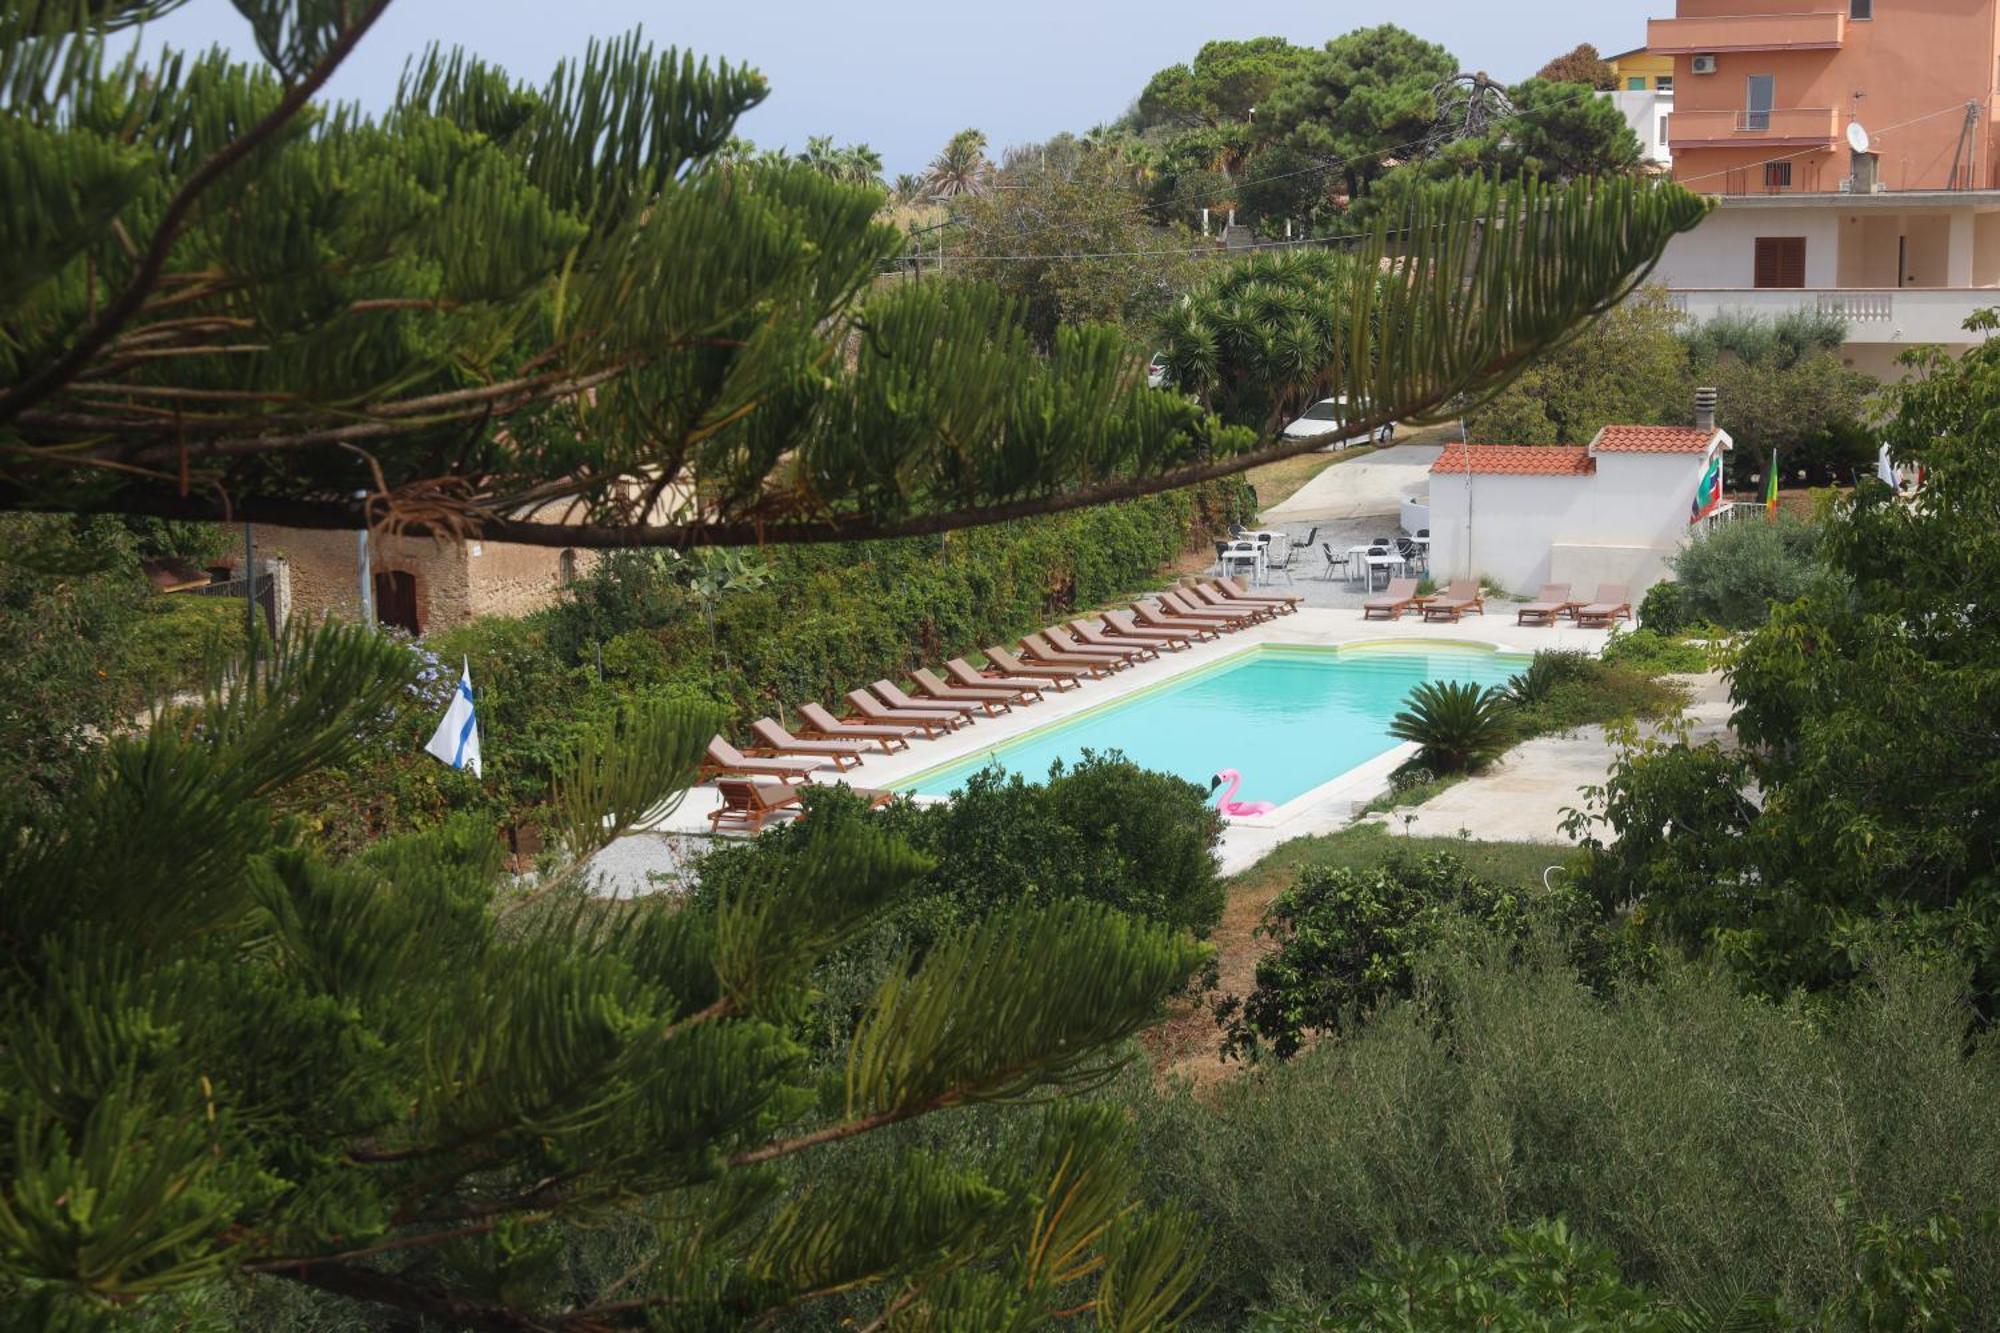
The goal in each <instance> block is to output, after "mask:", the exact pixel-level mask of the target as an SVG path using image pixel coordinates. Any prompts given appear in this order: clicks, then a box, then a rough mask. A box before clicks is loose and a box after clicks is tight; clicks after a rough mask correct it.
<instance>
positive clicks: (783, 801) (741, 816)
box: [708, 777, 896, 833]
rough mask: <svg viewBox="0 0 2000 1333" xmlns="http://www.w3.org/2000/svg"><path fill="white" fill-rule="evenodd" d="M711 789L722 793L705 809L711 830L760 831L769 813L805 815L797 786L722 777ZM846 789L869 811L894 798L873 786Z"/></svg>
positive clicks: (768, 820) (893, 794) (767, 821)
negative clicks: (715, 806)
mask: <svg viewBox="0 0 2000 1333" xmlns="http://www.w3.org/2000/svg"><path fill="white" fill-rule="evenodd" d="M841 785H843V786H845V785H846V784H844V783H843V784H841ZM715 789H716V790H717V791H718V792H720V793H721V794H722V805H721V807H720V808H718V809H716V810H712V811H710V812H709V816H708V827H709V830H710V831H711V832H715V833H720V832H721V831H722V830H723V828H724V827H725V826H726V827H728V828H734V829H743V830H745V831H746V832H749V833H762V832H763V831H764V825H765V824H767V823H769V822H770V820H771V817H772V816H773V815H776V814H780V813H782V812H784V811H787V810H790V811H794V812H795V813H796V814H797V816H798V817H800V818H803V817H804V816H805V808H804V806H803V805H801V804H800V795H799V789H798V788H797V787H794V786H791V785H789V784H787V783H783V782H753V781H751V780H750V779H749V778H731V777H723V778H717V779H716V780H715ZM848 790H849V791H851V792H853V793H854V794H855V795H856V796H860V797H862V798H864V799H865V800H866V801H867V802H868V808H869V809H871V810H879V809H881V808H882V807H883V806H885V805H887V804H889V802H891V801H893V800H895V799H896V794H895V793H894V792H888V791H877V790H876V789H875V788H873V787H849V788H848Z"/></svg>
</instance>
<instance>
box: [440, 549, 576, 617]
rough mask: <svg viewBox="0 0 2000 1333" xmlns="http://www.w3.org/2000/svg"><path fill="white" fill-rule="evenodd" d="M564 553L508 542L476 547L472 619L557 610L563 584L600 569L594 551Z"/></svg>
mask: <svg viewBox="0 0 2000 1333" xmlns="http://www.w3.org/2000/svg"><path fill="white" fill-rule="evenodd" d="M564 555H565V551H564V550H561V549H558V548H555V547H547V546H516V545H513V544H511V543H507V542H473V543H472V544H471V545H469V546H468V547H467V548H466V574H467V582H468V591H469V594H470V596H469V601H468V604H467V607H466V611H467V614H468V615H473V616H520V615H526V614H527V613H528V612H530V611H539V610H541V609H542V608H543V607H545V606H549V605H551V604H553V603H554V602H555V601H556V599H557V598H558V597H560V596H561V595H562V588H563V584H564V583H565V582H567V581H568V580H570V579H574V578H580V577H581V576H583V575H584V574H586V573H588V572H589V571H590V569H591V567H592V566H593V565H595V564H596V563H597V553H596V552H595V551H568V552H567V555H568V557H569V559H567V560H565V559H564Z"/></svg>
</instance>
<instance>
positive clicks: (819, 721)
mask: <svg viewBox="0 0 2000 1333" xmlns="http://www.w3.org/2000/svg"><path fill="white" fill-rule="evenodd" d="M799 717H800V719H801V721H802V725H803V729H804V731H805V733H806V735H808V736H824V737H826V738H827V739H828V740H835V741H872V742H873V743H874V744H876V745H879V746H881V747H882V753H883V754H894V753H896V751H898V750H907V749H909V748H910V737H912V736H915V735H917V734H918V732H919V731H920V730H921V729H920V728H918V727H914V726H907V727H906V726H895V725H892V724H890V723H887V722H873V723H870V722H842V721H841V720H840V719H839V718H837V717H835V716H834V715H833V714H832V713H829V712H827V711H826V710H825V709H824V708H821V707H820V706H819V705H818V704H800V705H799Z"/></svg>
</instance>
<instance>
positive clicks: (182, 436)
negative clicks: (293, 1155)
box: [0, 0, 1703, 547]
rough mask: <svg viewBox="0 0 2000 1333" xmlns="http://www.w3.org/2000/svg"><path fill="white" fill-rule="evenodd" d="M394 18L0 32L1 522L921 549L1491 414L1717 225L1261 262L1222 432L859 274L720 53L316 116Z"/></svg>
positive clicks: (1096, 345)
mask: <svg viewBox="0 0 2000 1333" xmlns="http://www.w3.org/2000/svg"><path fill="white" fill-rule="evenodd" d="M386 3H387V0H374V3H372V4H365V5H364V4H353V3H349V4H341V3H334V2H333V0H240V2H239V4H238V8H239V9H240V10H242V11H243V13H244V14H245V15H246V16H247V17H248V18H249V19H250V22H251V25H252V27H253V30H254V31H255V33H256V35H257V39H258V44H259V48H260V51H261V52H262V54H263V56H264V63H263V64H261V65H256V66H246V65H242V64H234V63H231V62H230V61H229V60H228V59H227V58H226V57H224V56H222V55H221V54H219V53H210V54H208V55H202V56H191V57H190V56H182V55H179V54H174V53H168V54H164V55H161V56H159V57H158V58H157V59H156V60H153V61H152V62H150V63H144V62H140V61H139V60H137V59H136V58H130V57H128V58H126V59H123V60H119V61H112V60H110V59H108V58H107V56H106V54H105V39H106V36H107V34H108V33H109V32H110V31H111V30H112V29H114V28H116V27H118V26H120V25H124V24H128V23H130V22H132V21H135V20H136V19H138V18H142V17H145V16H146V14H147V13H150V12H152V11H154V10H158V9H162V8H165V7H167V6H164V5H158V4H156V5H144V4H136V3H119V4H89V3H84V2H83V0H76V2H75V3H73V4H68V5H65V4H61V3H49V4H38V5H28V6H25V7H23V6H13V7H10V8H9V9H8V10H7V11H6V15H5V16H0V200H4V205H0V507H10V508H23V509H50V510H64V511H117V512H131V513H151V514H159V515H164V516H170V517H182V518H210V517H219V516H249V517H254V518H258V519H262V520H264V521H269V522H276V523H285V524H292V525H298V526H312V527H354V526H356V525H358V524H359V523H361V522H363V521H367V522H369V523H372V524H375V525H377V526H381V527H385V528H390V529H395V530H401V531H408V532H430V533H437V534H441V535H443V536H446V537H452V538H458V537H464V536H468V535H472V534H475V533H477V534H482V535H484V536H486V537H489V538H494V539H504V540H511V541H518V542H532V543H538V544H545V545H561V546H598V547H610V546H641V545H675V546H686V545H697V544H699V545H710V546H720V545H745V544H755V543H763V542H773V541H829V540H848V539H857V538H862V537H878V536H894V535H913V534H919V533H928V532H938V531H944V530H948V529H951V528H957V527H964V526H967V525H970V524H975V523H983V522H993V521H998V520H1002V519H1006V518H1012V517H1021V516H1025V515H1029V514H1034V513H1041V512H1050V511H1053V510H1058V509H1063V508H1070V507H1075V506H1079V505H1083V504H1089V503H1095V502H1098V501H1102V500H1107V499H1118V498H1127V497H1131V496H1135V495H1139V494H1145V493H1149V492H1154V491H1160V490H1166V489H1170V488H1173V487H1176V486H1181V485H1186V484H1189V483H1192V482H1194V481H1198V480H1203V479H1206V478H1212V477H1216V476H1222V475H1227V474H1230V473H1234V472H1240V471H1242V470H1244V469H1246V468H1248V467H1251V466H1254V465H1256V464H1258V463H1261V462H1268V461H1271V460H1272V459H1274V458H1276V457H1281V456H1284V454H1285V453H1287V452H1296V451H1297V449H1298V448H1299V446H1298V445H1297V444H1295V443H1285V442H1279V443H1275V444H1274V443H1268V441H1270V440H1273V439H1274V438H1275V435H1274V433H1273V431H1272V429H1271V423H1272V422H1273V421H1277V420H1280V419H1281V418H1282V411H1281V409H1280V408H1279V407H1277V406H1275V405H1274V404H1275V403H1278V402H1285V403H1295V402H1298V401H1310V400H1311V399H1313V398H1318V397H1324V396H1330V395H1332V394H1335V393H1343V392H1344V393H1346V394H1347V395H1348V396H1349V398H1350V400H1351V401H1354V402H1356V403H1357V404H1364V405H1365V408H1366V416H1367V423H1368V424H1372V423H1374V422H1376V421H1378V420H1380V421H1387V420H1391V419H1402V418H1409V417H1412V416H1418V415H1421V414H1423V413H1425V412H1431V411H1439V410H1443V408H1444V406H1445V405H1446V404H1447V403H1449V402H1452V401H1454V400H1456V399H1459V398H1461V397H1463V396H1465V395H1468V394H1471V395H1475V396H1476V395H1478V394H1481V393H1484V392H1486V391H1488V390H1489V389H1490V388H1491V387H1493V386H1494V385H1496V384H1498V383H1502V382H1504V381H1505V380H1506V379H1507V378H1508V377H1509V376H1511V375H1512V374H1513V373H1514V372H1515V371H1516V370H1518V369H1519V368H1520V366H1521V365H1522V364H1524V363H1525V361H1526V360H1527V359H1528V358H1530V357H1532V356H1533V355H1534V354H1536V353H1537V352H1539V351H1541V350H1544V349H1546V348H1547V347H1549V346H1552V345H1554V344H1555V343H1557V342H1559V341H1561V340H1562V339H1563V338H1564V337H1566V336H1568V335H1569V334H1570V333H1571V332H1572V331H1573V330H1574V329H1575V328H1576V327H1577V326H1578V325H1579V324H1580V323H1583V322H1585V321H1588V320H1589V319H1591V318H1592V317H1594V316H1595V315H1596V314H1598V313H1600V312H1601V311H1602V310H1603V309H1605V308H1606V307H1607V306H1608V305H1609V304H1611V303H1612V302H1614V301H1616V300H1617V299H1618V298H1619V297H1621V296H1622V295H1624V294H1625V293H1626V292H1627V291H1628V290H1629V289H1630V284H1631V282H1632V281H1633V279H1634V276H1635V275H1637V274H1639V273H1642V272H1643V271H1645V270H1646V269H1647V268H1649V267H1650V265H1651V264H1652V263H1653V262H1654V261H1655V260H1656V258H1657V257H1658V255H1659V253H1660V252H1661V250H1662V248H1663V247H1664V246H1665V244H1666V242H1667V240H1668V239H1669V238H1670V237H1671V236H1672V235H1673V234H1674V233H1676V232H1677V231H1681V230H1684V229H1686V228H1688V227H1690V226H1692V225H1694V223H1695V222H1696V221H1698V220H1699V218H1700V217H1701V215H1702V212H1703V205H1702V203H1701V202H1700V201H1699V200H1697V199H1696V198H1695V197H1694V196H1692V195H1690V194H1688V193H1686V192H1685V191H1682V190H1680V189H1678V188H1677V187H1673V186H1670V185H1669V186H1657V185H1649V184H1643V183H1638V182H1633V181H1613V182H1601V183H1581V184H1578V185H1575V186H1573V187H1569V188H1556V187H1547V186H1541V185H1536V184H1533V183H1530V184H1525V185H1524V184H1512V185H1500V184H1496V183H1492V182H1485V181H1480V180H1470V181H1464V182H1458V183H1455V184H1451V185H1447V186H1441V187H1439V188H1438V189H1436V190H1434V191H1413V192H1412V193H1411V196H1410V198H1409V200H1408V201H1407V203H1406V204H1405V206H1403V207H1402V208H1401V210H1400V211H1397V210H1394V209H1390V210H1385V214H1384V217H1383V219H1382V221H1381V223H1380V225H1379V226H1378V228H1377V230H1376V231H1375V232H1374V233H1373V234H1372V235H1370V236H1367V237H1363V238H1361V240H1360V241H1358V242H1357V243H1356V245H1355V247H1354V248H1353V250H1352V252H1351V254H1347V255H1345V256H1344V262H1343V263H1342V264H1340V265H1338V267H1339V269H1340V273H1339V274H1338V275H1331V276H1327V277H1325V278H1324V279H1321V278H1315V279H1314V280H1313V282H1312V283H1310V284H1308V285H1307V286H1306V287H1305V288H1297V285H1296V284H1295V283H1293V282H1292V280H1291V277H1289V276H1287V275H1288V274H1291V273H1293V272H1294V270H1293V269H1287V268H1286V267H1285V266H1284V265H1283V264H1282V262H1280V263H1276V264H1272V263H1258V264H1253V265H1251V266H1249V267H1248V268H1247V269H1246V270H1245V276H1244V278H1243V279H1242V281H1243V282H1245V283H1248V284H1249V285H1250V286H1251V287H1252V288H1256V289H1259V290H1262V289H1264V288H1266V287H1269V286H1271V285H1272V284H1273V283H1275V284H1276V286H1277V287H1278V288H1280V289H1284V290H1289V291H1292V292H1293V297H1294V299H1293V301H1292V304H1291V305H1289V306H1287V307H1286V309H1285V311H1284V314H1283V318H1282V319H1280V320H1278V322H1277V323H1276V324H1275V325H1272V326H1271V327H1268V328H1267V329H1266V330H1265V333H1266V335H1267V336H1265V337H1263V338H1262V339H1258V340H1252V341H1251V342H1244V341H1243V340H1241V339H1232V337H1231V335H1230V334H1229V331H1228V328H1227V327H1226V325H1227V322H1228V319H1227V317H1226V316H1225V314H1224V312H1221V311H1218V310H1217V309H1216V308H1215V306H1214V304H1213V303H1212V302H1210V303H1197V309H1196V310H1194V311H1191V312H1190V314H1189V315H1188V317H1187V326H1186V327H1185V328H1184V329H1182V330H1180V336H1178V337H1177V339H1176V350H1175V358H1176V363H1177V371H1178V372H1180V373H1181V374H1182V376H1183V378H1182V380H1181V382H1182V383H1183V384H1186V385H1204V384H1206V383H1208V382H1209V381H1210V380H1212V378H1213V377H1212V374H1209V375H1208V378H1206V379H1205V378H1204V375H1205V374H1207V373H1208V372H1207V371H1205V370H1204V367H1206V368H1208V369H1209V370H1212V364H1213V362H1214V361H1215V358H1216V355H1217V349H1216V344H1217V342H1218V341H1220V342H1221V343H1224V344H1227V346H1226V347H1225V348H1224V352H1225V354H1226V356H1227V357H1228V358H1231V359H1232V360H1231V364H1232V365H1233V366H1234V367H1235V370H1234V371H1232V373H1233V374H1235V375H1238V376H1239V377H1244V376H1247V377H1248V378H1249V379H1252V380H1255V381H1256V382H1257V383H1259V384H1260V385H1262V386H1264V390H1265V394H1266V398H1267V399H1268V400H1269V401H1267V402H1266V404H1265V409H1266V410H1264V411H1262V412H1259V413H1251V414H1234V413H1232V412H1230V411H1228V410H1226V409H1227V408H1228V407H1229V406H1230V405H1229V404H1228V403H1226V402H1221V401H1211V399H1212V397H1213V396H1212V395H1211V394H1210V392H1209V390H1208V389H1206V388H1203V389H1201V390H1200V392H1202V394H1203V401H1201V402H1194V401H1190V400H1189V399H1187V398H1185V397H1183V396H1182V395H1179V394H1169V393H1159V392H1154V391H1148V390H1147V388H1146V387H1145V375H1144V373H1143V371H1144V367H1143V365H1142V364H1141V363H1140V362H1139V361H1138V360H1137V359H1136V358H1135V356H1134V355H1133V353H1132V351H1131V350H1130V347H1129V344H1128V342H1127V340H1126V338H1125V336H1124V335H1123V334H1122V333H1121V332H1120V331H1119V330H1117V329H1114V328H1110V327H1104V326H1096V325H1088V324H1085V325H1076V326H1071V327H1064V328H1062V329H1061V330H1060V332H1059V334H1058V336H1057V337H1055V338H1054V340H1053V342H1052V343H1051V345H1049V346H1048V347H1047V348H1046V349H1044V348H1040V347H1037V346H1036V345H1035V343H1034V342H1033V341H1032V340H1030V339H1029V338H1027V337H1025V336H1024V335H1023V333H1022V331H1021V312H1020V311H1019V310H1018V309H1017V308H1016V307H1015V306H1014V305H1013V304H1011V303H1010V302H1009V301H1007V300H1004V299H1002V298H1001V297H1000V296H998V295H997V294H996V293H995V292H993V291H992V290H990V289H986V288H982V287H980V286H977V285H972V284H961V283H955V282H937V281H932V282H923V283H916V282H911V283H894V282H889V281H886V280H885V279H884V276H883V275H884V274H885V273H886V272H887V271H889V270H891V269H893V268H894V266H895V263H896V261H897V260H898V258H899V257H900V255H901V253H902V250H903V246H904V238H903V237H902V235H901V234H900V233H899V232H898V231H897V230H896V229H895V228H894V227H893V226H889V225H886V224H884V223H882V222H881V221H879V220H878V219H877V212H878V209H879V208H880V206H881V204H882V202H883V195H882V193H881V191H880V190H879V188H877V187H876V186H875V185H873V184H858V183H854V181H853V180H852V178H853V177H855V176H856V175H858V174H863V173H857V172H849V171H842V172H829V171H827V170H825V169H823V164H821V163H819V162H818V161H817V160H816V159H815V158H814V157H813V155H812V154H808V158H807V160H796V159H793V158H789V157H787V156H785V155H783V154H779V155H775V156H767V157H758V158H754V159H746V158H745V157H744V156H743V155H742V154H741V153H740V152H734V151H732V149H731V144H732V135H733V132H734V129H735V126H736V122H737V120H738V118H739V117H740V116H741V115H742V114H743V113H744V112H746V111H748V110H749V109H751V108H752V107H754V106H755V105H756V104H757V103H758V102H759V101H761V100H762V98H763V97H764V96H765V92H766V86H765V83H764V80H763V78H762V77H761V76H760V75H758V74H757V73H756V72H755V71H753V70H750V69H748V68H746V67H742V66H735V65H728V64H710V63H707V62H704V61H700V60H697V59H696V58H695V57H694V56H692V55H691V54H689V53H687V52H683V51H678V50H674V49H665V50H661V49H657V48H655V47H653V46H652V45H650V44H649V43H647V42H646V41H645V40H643V39H642V38H640V37H639V36H638V35H636V34H633V35H630V36H625V37H620V38H614V39H611V40H606V41H599V42H595V43H593V44H592V45H591V46H590V47H589V49H588V50H587V51H586V52H585V54H584V55H583V56H582V57H581V58H580V59H577V60H572V61H567V62H564V63H563V64H561V65H559V66H558V67H557V69H556V70H555V72H554V73H553V74H552V75H551V76H550V77H549V78H548V80H547V81H546V82H545V83H542V84H540V85H538V86H537V85H531V84H528V83H525V82H520V81H517V80H515V79H513V78H511V77H510V76H509V75H507V74H505V73H503V72H502V71H500V70H497V69H495V68H493V67H491V66H490V65H487V64H485V63H484V62H482V61H479V60H477V59H475V58H472V57H470V56H466V55H463V54H460V53H455V52H449V51H443V50H432V51H429V52H427V53H424V54H423V55H421V56H420V57H419V58H418V59H417V60H415V61H414V62H413V63H412V65H411V67H410V69H409V70H408V72H407V74H406V75H405V77H404V79H403V80H402V83H401V85H400V89H399V95H398V97H397V99H396V101H395V103H394V104H393V105H392V107H391V108H390V109H389V110H388V111H387V112H385V113H384V114H382V115H381V116H379V117H369V116H364V115H362V114H360V113H359V112H357V111H356V110H354V109H353V108H351V107H330V106H326V105H323V104H320V103H317V102H315V101H314V100H313V97H312V94H313V93H314V92H315V91H316V90H317V89H318V88H319V87H320V86H321V85H322V84H323V83H324V81H325V79H326V78H327V77H328V76H330V75H331V73H332V72H333V70H334V68H335V67H337V66H338V64H339V63H340V61H341V60H342V59H344V58H345V57H346V55H347V54H348V53H349V52H350V51H351V50H352V49H353V47H354V45H355V44H356V43H357V42H359V41H360V40H362V39H363V36H364V34H365V33H366V32H367V30H368V27H369V26H370V24H371V23H372V22H373V21H374V19H375V17H376V16H377V15H378V14H379V13H380V12H381V10H382V8H383V7H384V6H385V4H386ZM961 137H963V136H961ZM974 156H976V153H975V154H974ZM968 170H971V169H970V168H968ZM973 174H974V175H976V174H977V173H976V171H975V172H974V173H973ZM968 179H971V177H968ZM968 188H969V187H968ZM1320 258H1322V256H1308V257H1307V259H1308V261H1309V262H1317V261H1318V260H1319V259H1320ZM1296 271H1301V272H1302V271H1303V269H1297V270H1296ZM1249 304H1250V305H1251V306H1253V307H1257V308H1259V309H1261V308H1262V307H1261V305H1259V303H1258V302H1255V301H1252V302H1250V303H1249ZM1245 358H1248V360H1247V361H1246V360H1245ZM1210 407H1213V408H1215V409H1217V410H1218V411H1221V412H1222V415H1221V416H1216V415H1213V414H1211V412H1210V411H1209V410H1208V409H1209V408H1210ZM357 492H359V493H362V496H363V498H361V499H357V498H356V494H357Z"/></svg>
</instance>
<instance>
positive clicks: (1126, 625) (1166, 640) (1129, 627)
mask: <svg viewBox="0 0 2000 1333" xmlns="http://www.w3.org/2000/svg"><path fill="white" fill-rule="evenodd" d="M1104 624H1105V626H1106V627H1107V629H1108V630H1109V632H1110V633H1111V634H1113V635H1115V636H1116V637H1118V638H1121V639H1130V640H1132V641H1133V642H1134V643H1150V644H1152V645H1154V646H1155V647H1159V648H1171V649H1173V650H1174V651H1175V652H1179V651H1180V650H1181V649H1183V648H1192V647H1194V637H1193V636H1191V635H1189V634H1186V633H1183V632H1181V631H1179V630H1171V629H1147V628H1146V627H1145V626H1144V625H1141V624H1140V623H1139V622H1138V621H1136V620H1134V619H1133V618H1132V613H1131V612H1130V611H1106V612H1105V613H1104Z"/></svg>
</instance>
